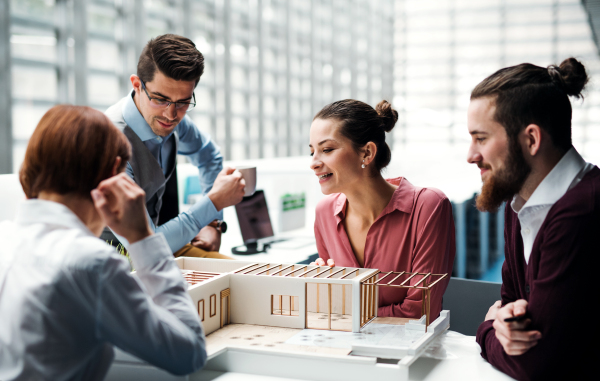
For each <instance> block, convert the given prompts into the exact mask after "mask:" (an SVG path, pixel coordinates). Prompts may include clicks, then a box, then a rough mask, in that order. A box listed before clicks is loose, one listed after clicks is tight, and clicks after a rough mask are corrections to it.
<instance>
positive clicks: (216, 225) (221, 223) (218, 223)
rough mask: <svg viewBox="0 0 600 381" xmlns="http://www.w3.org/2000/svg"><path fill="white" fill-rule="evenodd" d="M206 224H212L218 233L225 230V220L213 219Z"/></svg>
mask: <svg viewBox="0 0 600 381" xmlns="http://www.w3.org/2000/svg"><path fill="white" fill-rule="evenodd" d="M208 226H212V227H213V228H215V229H217V231H218V232H220V233H225V232H226V231H227V222H225V221H223V220H214V221H213V222H211V223H210V224H208Z"/></svg>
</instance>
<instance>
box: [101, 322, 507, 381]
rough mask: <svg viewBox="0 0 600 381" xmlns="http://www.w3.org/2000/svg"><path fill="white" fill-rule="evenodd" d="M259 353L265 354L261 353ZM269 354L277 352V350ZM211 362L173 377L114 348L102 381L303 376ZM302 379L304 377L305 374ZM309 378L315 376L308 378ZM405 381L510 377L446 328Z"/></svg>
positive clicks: (278, 380)
mask: <svg viewBox="0 0 600 381" xmlns="http://www.w3.org/2000/svg"><path fill="white" fill-rule="evenodd" d="M262 353H263V354H265V352H262ZM272 353H273V354H274V355H277V352H272ZM274 359H275V356H274ZM212 361H213V360H209V362H208V364H207V366H206V367H205V369H204V370H201V371H199V372H197V373H195V374H192V375H189V376H185V377H176V376H173V375H171V374H168V373H166V372H164V371H162V370H159V369H157V368H155V367H152V366H149V365H147V364H145V363H142V362H141V361H140V360H138V359H135V358H134V357H133V356H131V355H129V354H126V353H124V352H121V351H119V350H118V349H116V358H115V361H114V363H113V366H112V368H111V370H110V371H109V374H108V375H107V377H106V380H111V381H114V380H131V379H140V380H141V379H144V380H189V381H208V380H215V381H258V380H267V381H283V380H286V381H289V380H302V379H303V378H302V377H300V376H299V375H294V373H292V372H287V374H286V375H285V376H284V377H282V376H280V375H268V373H267V372H268V370H265V369H261V368H258V369H257V367H256V366H254V367H253V366H252V365H253V364H250V365H244V364H239V363H237V364H230V366H231V368H232V369H234V370H235V371H233V372H223V371H216V370H211V366H212V365H214V364H211V362H212ZM378 365H379V364H378ZM382 365H384V364H382ZM384 366H385V365H384ZM244 367H245V369H244ZM290 377H295V378H290ZM304 379H308V377H307V378H304ZM310 379H315V378H313V377H310ZM321 379H323V378H321ZM345 380H348V381H352V379H351V378H346V379H345ZM409 380H411V381H438V380H439V381H453V380H457V381H458V380H461V381H463V380H465V381H469V380H473V381H479V380H486V381H509V380H513V379H512V378H510V377H508V376H507V375H505V374H504V373H502V372H500V371H498V370H496V369H494V368H493V367H492V366H491V365H490V364H489V363H488V362H487V361H485V360H484V359H483V358H481V356H480V355H479V345H478V344H477V343H476V342H475V337H474V336H465V335H462V334H460V333H457V332H453V331H447V332H445V333H443V334H442V335H441V336H440V337H439V338H437V339H436V340H435V341H434V342H433V343H432V344H431V345H430V347H429V349H428V350H427V351H426V352H425V353H424V354H423V355H421V357H420V358H419V359H417V360H416V361H415V362H414V363H413V364H412V365H411V366H410V368H409ZM360 381H365V379H360ZM382 381H383V380H382Z"/></svg>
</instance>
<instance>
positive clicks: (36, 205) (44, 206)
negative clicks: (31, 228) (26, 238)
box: [15, 198, 95, 237]
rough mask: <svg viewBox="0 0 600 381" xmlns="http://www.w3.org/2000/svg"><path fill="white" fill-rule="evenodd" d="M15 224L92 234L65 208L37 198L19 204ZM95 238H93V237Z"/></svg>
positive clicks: (56, 203)
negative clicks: (36, 225) (61, 228)
mask: <svg viewBox="0 0 600 381" xmlns="http://www.w3.org/2000/svg"><path fill="white" fill-rule="evenodd" d="M15 222H16V223H18V224H21V225H32V224H37V223H44V224H49V225H55V226H56V225H58V226H63V227H66V228H71V229H77V230H81V231H84V232H85V233H86V234H89V235H90V236H94V234H93V233H92V232H91V231H90V229H88V227H87V226H86V225H85V224H84V223H83V222H82V221H81V220H80V219H79V217H77V215H75V213H73V212H72V211H71V209H69V208H68V207H67V206H65V205H63V204H60V203H58V202H54V201H47V200H40V199H37V198H34V199H30V200H25V201H23V202H22V203H21V204H19V206H18V208H17V215H16V217H15ZM94 237H95V236H94Z"/></svg>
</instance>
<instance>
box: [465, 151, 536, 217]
mask: <svg viewBox="0 0 600 381" xmlns="http://www.w3.org/2000/svg"><path fill="white" fill-rule="evenodd" d="M480 168H486V169H491V167H489V165H486V164H482V165H481V166H480ZM530 172H531V166H529V164H527V162H526V161H525V158H524V157H523V153H522V152H521V147H520V146H519V145H518V143H516V142H510V144H509V152H508V158H507V160H506V163H505V165H504V167H502V168H500V169H498V170H496V173H495V174H494V173H491V176H490V177H489V178H488V179H487V180H486V181H484V183H483V186H482V187H481V194H480V195H479V196H477V199H476V201H475V205H476V206H477V209H479V210H480V211H482V212H495V211H497V210H498V208H499V207H500V205H502V203H503V202H504V201H509V200H511V199H512V198H513V197H514V195H515V194H517V193H518V192H519V191H520V190H521V188H522V187H523V184H524V183H525V180H526V179H527V176H529V173H530Z"/></svg>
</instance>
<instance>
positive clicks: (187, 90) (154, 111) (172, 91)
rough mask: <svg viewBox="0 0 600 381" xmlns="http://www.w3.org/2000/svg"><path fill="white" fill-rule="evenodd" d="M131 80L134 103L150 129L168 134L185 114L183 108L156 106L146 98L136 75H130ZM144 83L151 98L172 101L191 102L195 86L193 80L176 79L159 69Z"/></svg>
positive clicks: (161, 133)
mask: <svg viewBox="0 0 600 381" xmlns="http://www.w3.org/2000/svg"><path fill="white" fill-rule="evenodd" d="M131 82H132V84H133V87H134V89H135V93H136V94H135V101H136V102H135V103H136V105H137V107H138V109H139V110H140V113H141V114H142V116H143V117H144V119H145V120H146V122H147V123H148V125H149V126H150V128H151V129H152V131H153V132H154V133H155V134H156V135H158V136H167V135H169V134H170V133H171V132H172V131H173V130H174V129H175V127H176V126H177V125H178V124H179V122H181V119H183V117H184V116H185V110H177V109H176V108H175V104H171V105H169V107H164V106H160V107H157V106H156V104H155V103H153V102H152V101H150V100H149V99H148V96H147V95H146V92H145V91H144V89H143V88H142V82H141V81H140V79H139V77H138V76H136V75H133V76H131ZM145 84H146V91H147V92H148V94H149V95H150V97H151V98H158V99H161V100H167V101H172V102H192V94H193V93H194V88H195V86H196V83H195V81H177V80H175V79H173V78H169V77H167V76H166V75H164V74H163V73H161V72H160V71H156V73H154V78H153V79H152V81H149V82H145Z"/></svg>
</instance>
